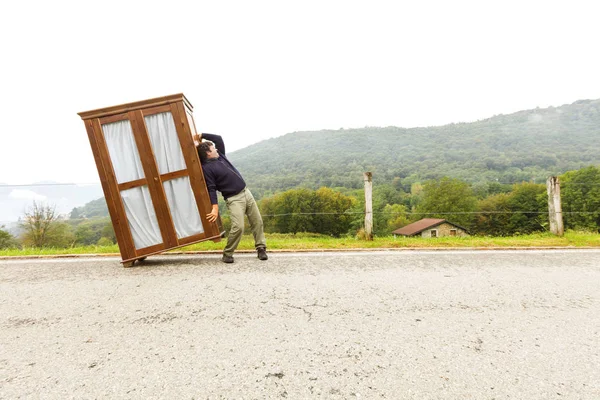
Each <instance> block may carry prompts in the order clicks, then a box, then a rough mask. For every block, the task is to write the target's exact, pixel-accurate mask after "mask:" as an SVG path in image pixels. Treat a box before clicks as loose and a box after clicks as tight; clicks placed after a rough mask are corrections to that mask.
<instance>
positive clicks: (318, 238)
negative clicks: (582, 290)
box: [0, 231, 600, 257]
mask: <svg viewBox="0 0 600 400" xmlns="http://www.w3.org/2000/svg"><path fill="white" fill-rule="evenodd" d="M267 245H268V248H269V250H345V249H348V250H352V249H378V248H383V249H401V248H406V249H428V248H449V249H450V248H519V247H522V248H525V247H539V248H552V247H573V248H577V247H598V248H600V234H598V233H590V232H578V231H568V232H566V233H565V235H564V236H562V237H558V236H554V235H552V234H550V233H538V234H532V235H522V236H511V237H485V236H468V237H443V238H435V239H423V238H412V237H411V238H407V237H397V238H394V237H393V236H383V237H376V238H375V239H374V240H373V241H369V242H368V241H364V240H359V239H356V238H354V237H341V238H332V237H329V236H324V235H318V234H310V233H299V234H296V235H293V234H267ZM224 246H225V240H223V241H221V242H220V243H213V242H211V241H207V242H201V243H196V244H193V245H190V246H186V247H182V248H180V249H176V250H174V251H220V250H222V249H223V247H224ZM238 249H239V250H253V249H254V241H253V240H252V237H251V236H249V235H248V236H244V238H243V239H242V241H241V243H240V245H239V247H238ZM118 253H119V248H118V246H117V245H112V246H82V247H69V248H65V249H56V248H24V249H3V250H0V257H1V256H4V257H7V256H8V257H11V256H15V257H16V256H40V255H65V254H82V255H83V254H118Z"/></svg>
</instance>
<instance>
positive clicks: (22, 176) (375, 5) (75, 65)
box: [0, 0, 600, 184]
mask: <svg viewBox="0 0 600 400" xmlns="http://www.w3.org/2000/svg"><path fill="white" fill-rule="evenodd" d="M599 11H600V3H599V2H597V1H577V0H568V1H567V0H565V1H551V0H550V1H548V0H546V1H527V0H519V1H512V0H503V1H482V0H479V1H460V0H454V1H400V0H398V1H377V0H368V1H366V0H365V1H351V0H346V1H328V0H319V1H312V0H302V1H285V0H279V1H263V0H253V1H214V0H213V1H179V0H170V1H160V2H159V1H153V0H145V1H127V0H119V1H113V0H103V1H78V2H75V1H73V2H66V1H61V0H56V1H35V0H34V1H5V2H2V5H1V6H0V38H1V39H0V40H1V41H2V47H1V51H2V60H1V61H0V71H1V73H0V110H1V112H2V124H1V128H0V129H1V132H0V183H8V184H27V183H33V182H36V181H43V180H52V181H58V182H78V183H88V182H98V175H97V171H96V167H95V164H94V160H93V157H92V153H91V150H90V146H89V142H88V139H87V135H86V132H85V129H84V125H83V122H82V121H81V119H80V118H79V116H78V115H77V112H80V111H87V110H91V109H95V108H101V107H107V106H112V105H116V104H122V103H127V102H132V101H138V100H144V99H148V98H152V97H160V96H164V95H169V94H174V93H184V94H185V95H186V96H187V98H188V99H189V100H190V101H191V102H192V104H193V105H194V117H195V120H196V124H197V126H198V128H199V129H200V130H201V131H204V132H212V133H219V134H221V135H223V136H224V138H225V141H226V144H227V145H228V150H230V151H233V150H237V149H241V148H243V147H246V146H248V145H250V144H253V143H257V142H259V141H261V140H264V139H268V138H272V137H277V136H280V135H283V134H286V133H289V132H293V131H301V130H320V129H338V128H342V127H344V128H359V127H364V126H389V125H395V126H401V127H415V126H431V125H443V124H447V123H451V122H463V121H474V120H478V119H483V118H488V117H491V116H493V115H495V114H508V113H511V112H515V111H518V110H522V109H529V108H535V107H538V106H539V107H547V106H560V105H562V104H567V103H572V102H573V101H576V100H579V99H597V98H600V84H599V82H600V80H599V77H600V52H599V51H598V47H599V45H598V38H599V37H600V31H599V28H598V26H599V25H598V15H600V13H599Z"/></svg>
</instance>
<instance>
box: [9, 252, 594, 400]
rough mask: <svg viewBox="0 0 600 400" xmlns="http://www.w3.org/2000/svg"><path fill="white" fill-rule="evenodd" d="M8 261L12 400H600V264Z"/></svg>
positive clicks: (508, 259)
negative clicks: (128, 264) (126, 265)
mask: <svg viewBox="0 0 600 400" xmlns="http://www.w3.org/2000/svg"><path fill="white" fill-rule="evenodd" d="M270 257H271V258H270V260H269V261H266V262H262V261H259V260H257V259H256V258H255V256H251V255H244V254H241V255H237V256H236V263H235V264H232V265H225V264H223V263H221V262H220V261H219V257H218V256H216V255H190V256H161V257H151V258H149V259H148V260H146V262H145V263H143V264H142V265H140V266H136V267H134V268H129V269H125V268H122V267H121V265H120V264H119V262H118V261H119V260H117V259H115V258H108V259H107V258H87V259H84V258H82V259H55V260H0V331H1V336H0V398H2V399H15V398H27V399H30V398H34V399H35V398H44V399H69V398H76V399H88V398H89V399H92V398H99V399H121V398H125V399H127V398H131V399H158V398H161V399H222V398H223V399H232V398H236V399H265V398H289V399H312V398H327V399H358V398H363V399H382V398H385V399H600V250H572V251H571V250H565V251H560V250H555V251H387V252H353V253H304V254H299V253H289V254H288V253H271V254H270Z"/></svg>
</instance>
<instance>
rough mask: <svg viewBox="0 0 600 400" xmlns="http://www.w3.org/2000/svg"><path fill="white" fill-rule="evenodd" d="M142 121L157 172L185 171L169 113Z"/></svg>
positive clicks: (148, 117)
mask: <svg viewBox="0 0 600 400" xmlns="http://www.w3.org/2000/svg"><path fill="white" fill-rule="evenodd" d="M144 119H145V120H146V129H148V134H149V135H150V143H152V149H153V150H154V156H155V157H156V162H157V163H158V171H159V172H160V173H161V174H166V173H168V172H174V171H179V170H182V169H185V160H184V158H183V153H182V152H181V146H180V145H179V137H177V130H176V129H175V122H174V121H173V116H172V115H171V113H170V112H164V113H160V114H154V115H148V116H147V117H144Z"/></svg>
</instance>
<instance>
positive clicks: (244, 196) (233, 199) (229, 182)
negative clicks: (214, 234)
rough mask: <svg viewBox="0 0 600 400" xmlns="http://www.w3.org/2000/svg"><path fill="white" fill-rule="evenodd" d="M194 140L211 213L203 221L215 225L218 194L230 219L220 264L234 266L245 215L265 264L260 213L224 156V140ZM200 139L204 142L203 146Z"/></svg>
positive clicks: (208, 137)
mask: <svg viewBox="0 0 600 400" xmlns="http://www.w3.org/2000/svg"><path fill="white" fill-rule="evenodd" d="M197 139H198V140H199V141H200V144H199V145H198V147H197V149H198V155H199V156H200V162H201V163H202V171H203V172H204V180H205V181H206V187H207V188H208V194H209V195H210V202H211V204H212V211H211V212H210V213H209V214H207V215H206V219H208V221H210V222H215V221H216V220H217V217H218V216H219V204H218V201H217V190H218V191H219V192H221V194H222V195H223V198H224V199H225V202H226V203H227V210H228V211H229V216H230V218H231V230H230V231H229V236H228V238H227V245H226V246H225V249H224V250H223V259H222V260H223V262H225V263H232V262H233V252H234V251H235V249H236V248H237V247H238V245H239V244H240V240H241V239H242V235H243V234H244V215H247V216H248V221H249V222H250V228H251V229H252V234H253V235H254V247H255V248H256V251H257V254H258V258H259V259H260V260H267V259H268V258H269V257H268V256H267V244H266V240H265V234H264V232H263V221H262V217H261V215H260V211H259V210H258V206H257V205H256V201H255V200H254V197H253V196H252V193H250V190H249V189H248V188H246V182H244V179H243V178H242V175H241V174H240V173H239V171H238V170H237V169H236V168H235V167H234V166H233V164H231V162H229V160H228V159H227V157H226V156H225V143H224V142H223V139H222V138H221V136H219V135H213V134H210V133H203V134H201V135H200V136H199V137H198V138H197ZM202 139H206V140H207V141H205V142H203V141H202Z"/></svg>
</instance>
